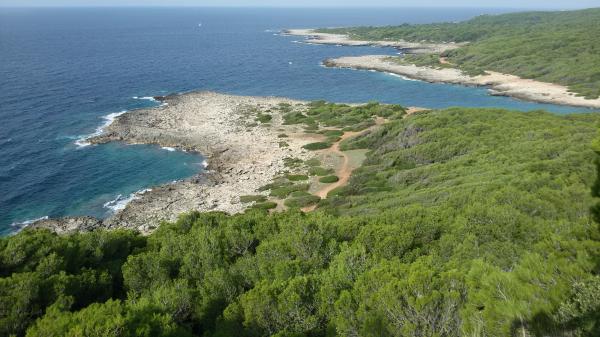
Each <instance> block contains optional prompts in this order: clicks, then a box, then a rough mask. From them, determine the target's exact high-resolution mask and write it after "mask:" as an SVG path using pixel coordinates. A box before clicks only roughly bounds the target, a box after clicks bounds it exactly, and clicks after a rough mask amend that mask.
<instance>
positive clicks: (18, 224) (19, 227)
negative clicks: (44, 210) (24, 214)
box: [10, 216, 48, 232]
mask: <svg viewBox="0 0 600 337" xmlns="http://www.w3.org/2000/svg"><path fill="white" fill-rule="evenodd" d="M41 220H48V216H43V217H41V218H37V219H32V220H26V221H23V222H13V223H11V224H10V226H11V227H13V228H15V231H16V232H19V231H20V230H22V229H23V228H25V227H27V226H29V225H31V224H32V223H34V222H37V221H41Z"/></svg>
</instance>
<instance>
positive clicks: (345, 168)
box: [314, 129, 368, 199]
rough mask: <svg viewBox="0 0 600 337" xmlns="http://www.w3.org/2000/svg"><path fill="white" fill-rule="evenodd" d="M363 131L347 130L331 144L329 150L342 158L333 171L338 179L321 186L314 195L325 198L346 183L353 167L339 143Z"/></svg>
mask: <svg viewBox="0 0 600 337" xmlns="http://www.w3.org/2000/svg"><path fill="white" fill-rule="evenodd" d="M367 130H368V129H367ZM365 131H366V130H364V131H361V132H349V131H347V132H345V133H344V135H343V136H342V137H341V138H340V140H338V141H337V142H335V143H334V144H333V145H332V146H331V148H330V149H329V151H330V152H332V153H334V154H336V155H338V156H339V157H341V158H342V164H341V165H340V167H339V168H338V170H337V171H336V172H335V174H336V175H337V177H338V178H339V180H338V181H337V182H335V183H333V184H328V185H326V186H324V187H323V188H321V189H320V190H318V191H317V192H316V193H314V194H315V195H316V196H318V197H320V198H321V199H325V198H327V194H329V192H331V191H333V190H334V189H336V188H338V187H341V186H344V185H346V183H348V180H349V179H350V175H351V174H352V171H353V170H354V169H353V168H352V167H351V166H350V158H348V155H347V154H345V153H344V152H343V151H341V150H340V143H341V142H343V141H344V140H346V139H348V138H351V137H354V136H357V135H360V134H362V133H364V132H365Z"/></svg>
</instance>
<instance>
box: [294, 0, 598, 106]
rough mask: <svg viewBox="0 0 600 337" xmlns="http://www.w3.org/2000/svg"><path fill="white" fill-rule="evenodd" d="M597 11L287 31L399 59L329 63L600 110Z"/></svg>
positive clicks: (374, 57)
mask: <svg viewBox="0 0 600 337" xmlns="http://www.w3.org/2000/svg"><path fill="white" fill-rule="evenodd" d="M599 21H600V9H598V8H594V9H587V10H580V11H563V12H525V13H510V14H502V15H483V16H479V17H476V18H473V19H471V20H468V21H464V22H456V23H433V24H416V25H409V24H404V25H400V26H385V27H349V28H323V29H314V30H306V29H305V30H288V31H286V32H287V33H288V34H293V35H304V36H306V37H307V39H306V42H309V43H324V44H340V45H348V46H364V45H373V46H380V47H394V48H397V49H400V50H401V51H402V53H403V55H401V56H394V57H392V56H387V57H386V56H382V55H369V56H361V57H342V58H337V59H330V60H326V61H325V62H324V63H325V65H327V66H335V67H348V68H356V69H369V70H375V71H384V72H390V73H395V74H399V75H402V76H406V77H410V78H414V79H419V80H424V81H429V82H440V83H454V84H462V85H476V86H489V87H490V89H491V90H490V92H491V93H492V94H493V95H506V96H511V97H515V98H519V99H523V100H529V101H535V102H542V103H552V104H561V105H573V106H580V107H587V108H599V107H600V67H599V64H600V53H598V50H597V46H598V45H600V38H599V36H600V31H599V30H598V25H597V22H599Z"/></svg>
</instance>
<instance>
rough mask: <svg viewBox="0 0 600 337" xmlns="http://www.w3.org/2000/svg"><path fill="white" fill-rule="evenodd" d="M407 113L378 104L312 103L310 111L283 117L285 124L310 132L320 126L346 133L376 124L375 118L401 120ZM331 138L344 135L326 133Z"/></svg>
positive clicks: (290, 113) (399, 108)
mask: <svg viewBox="0 0 600 337" xmlns="http://www.w3.org/2000/svg"><path fill="white" fill-rule="evenodd" d="M405 113H406V111H405V109H404V108H403V107H402V106H400V105H389V104H379V103H377V102H372V103H368V104H365V105H359V106H350V105H346V104H335V103H327V102H325V101H315V102H311V103H310V104H309V106H308V111H297V110H290V111H289V112H288V113H286V114H285V115H284V116H283V120H284V123H285V124H304V126H305V128H308V130H311V131H316V130H318V126H319V125H322V126H327V127H337V128H344V130H345V131H360V130H364V129H366V128H368V127H369V126H371V125H373V124H375V120H374V119H373V118H374V117H384V118H390V119H392V118H399V117H401V116H403V115H404V114H405ZM325 135H326V136H327V137H329V138H337V137H340V136H341V135H343V131H340V130H328V131H325Z"/></svg>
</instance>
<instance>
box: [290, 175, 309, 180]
mask: <svg viewBox="0 0 600 337" xmlns="http://www.w3.org/2000/svg"><path fill="white" fill-rule="evenodd" d="M286 178H287V179H288V180H289V181H303V180H308V176H306V175H303V174H288V175H287V176H286Z"/></svg>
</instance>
